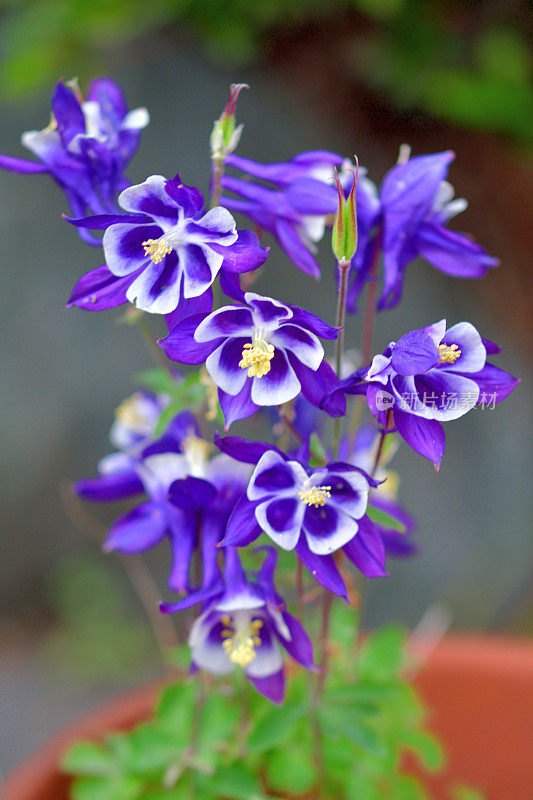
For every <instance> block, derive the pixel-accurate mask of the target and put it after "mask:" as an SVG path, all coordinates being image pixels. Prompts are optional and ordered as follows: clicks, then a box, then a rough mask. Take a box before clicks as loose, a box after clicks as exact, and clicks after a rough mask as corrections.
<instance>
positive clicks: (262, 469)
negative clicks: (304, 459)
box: [247, 448, 307, 500]
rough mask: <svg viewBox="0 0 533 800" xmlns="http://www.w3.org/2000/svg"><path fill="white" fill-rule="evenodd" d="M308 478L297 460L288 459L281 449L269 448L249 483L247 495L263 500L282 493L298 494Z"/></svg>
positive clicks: (252, 498)
mask: <svg viewBox="0 0 533 800" xmlns="http://www.w3.org/2000/svg"><path fill="white" fill-rule="evenodd" d="M306 480H307V474H306V472H305V470H304V468H303V467H302V465H301V464H298V462H297V461H287V460H286V458H285V457H284V456H283V454H282V453H280V451H279V450H277V448H276V449H274V448H272V449H269V450H268V451H267V452H266V453H264V454H263V455H262V456H261V458H260V459H259V461H258V464H257V466H256V468H255V469H254V471H253V473H252V476H251V478H250V483H249V484H248V490H247V495H248V497H249V499H250V500H263V499H265V498H266V497H270V496H272V495H275V496H276V497H279V496H280V494H282V493H283V495H286V494H292V495H296V494H297V489H298V486H299V485H300V484H302V483H303V482H304V481H306Z"/></svg>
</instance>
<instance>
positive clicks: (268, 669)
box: [161, 547, 315, 703]
mask: <svg viewBox="0 0 533 800" xmlns="http://www.w3.org/2000/svg"><path fill="white" fill-rule="evenodd" d="M264 549H265V551H266V558H265V560H264V562H263V565H262V567H261V569H260V570H259V572H258V573H257V574H256V575H254V576H253V577H252V578H251V579H250V578H248V577H247V576H246V573H245V572H244V570H243V568H242V565H241V562H240V560H239V556H238V553H237V551H236V550H235V549H234V548H232V547H227V548H224V556H225V567H224V576H223V578H222V576H220V574H219V573H217V575H216V576H215V578H214V579H212V580H211V581H210V582H207V581H206V578H205V575H204V583H203V586H202V587H201V588H199V589H197V590H196V591H193V592H191V594H189V595H188V596H187V597H185V598H184V599H183V600H182V601H180V602H178V603H164V604H162V606H161V610H162V611H163V613H167V614H168V613H172V612H174V611H180V610H182V609H184V608H189V607H190V606H193V605H195V604H197V603H200V602H202V603H203V606H202V613H201V615H200V616H199V617H198V618H197V619H196V620H195V622H194V623H193V626H192V628H191V632H190V635H189V647H190V648H191V667H192V669H193V670H194V669H198V668H200V669H205V670H207V671H208V672H211V673H214V674H215V675H227V674H229V673H230V672H232V671H233V670H234V669H235V668H236V667H241V668H242V670H243V672H244V674H245V675H246V677H247V678H248V679H249V680H250V681H251V683H253V685H254V686H255V688H256V689H257V691H258V692H260V693H261V694H263V695H264V696H265V697H267V698H268V699H269V700H271V701H272V702H273V703H282V702H283V698H284V695H285V674H284V669H283V656H282V648H283V649H284V650H286V651H287V653H289V655H290V656H291V657H292V658H293V659H294V660H295V661H297V662H298V663H299V664H301V665H302V666H303V667H305V668H306V669H314V666H315V665H314V663H313V645H312V643H311V640H310V639H309V636H308V635H307V633H306V632H305V630H304V629H303V627H302V626H301V625H300V623H299V622H298V620H297V619H296V618H295V617H293V616H292V614H289V612H288V611H286V610H285V603H284V600H283V598H282V597H280V595H279V594H278V593H277V590H276V587H275V585H274V570H275V567H276V561H277V555H276V553H275V551H274V548H272V547H267V548H264Z"/></svg>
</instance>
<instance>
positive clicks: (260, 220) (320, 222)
mask: <svg viewBox="0 0 533 800" xmlns="http://www.w3.org/2000/svg"><path fill="white" fill-rule="evenodd" d="M342 162H343V159H342V157H341V156H339V155H337V154H336V153H330V152H328V151H323V150H317V151H309V152H306V153H300V154H299V155H297V156H295V157H294V158H292V159H290V160H289V161H286V162H281V163H274V164H260V163H258V162H255V161H252V160H251V159H247V158H241V157H240V156H236V155H231V156H228V157H227V159H226V165H227V166H232V167H236V168H237V169H239V170H242V171H243V172H245V173H247V174H248V175H251V176H252V177H253V178H257V179H258V180H259V181H261V182H257V181H250V180H243V179H242V178H235V177H233V176H230V175H225V176H224V177H223V178H222V187H223V189H224V191H225V192H230V193H231V194H233V195H236V196H237V197H236V198H235V197H231V196H228V195H227V194H224V196H223V197H222V198H221V201H220V202H221V203H222V205H224V206H226V207H227V208H230V209H232V210H233V211H240V212H241V213H243V214H246V216H248V217H249V218H250V219H251V220H253V222H254V223H255V224H256V225H258V226H259V227H260V228H262V229H264V230H266V231H268V232H269V233H271V234H272V235H273V236H274V237H275V238H276V240H277V242H278V244H279V246H280V247H281V249H282V250H284V251H285V253H286V254H287V255H288V257H289V258H290V259H291V261H293V262H294V264H296V266H297V267H298V268H299V269H301V270H302V271H303V272H305V273H306V274H308V275H312V276H313V277H315V278H319V277H320V267H319V265H318V262H317V261H316V259H315V257H314V255H313V254H314V252H315V251H316V246H315V244H316V242H318V241H320V239H321V238H322V236H323V235H324V230H325V225H326V218H327V216H328V215H330V214H334V213H335V211H336V208H337V194H336V191H335V189H334V187H333V168H334V167H340V166H341V164H342Z"/></svg>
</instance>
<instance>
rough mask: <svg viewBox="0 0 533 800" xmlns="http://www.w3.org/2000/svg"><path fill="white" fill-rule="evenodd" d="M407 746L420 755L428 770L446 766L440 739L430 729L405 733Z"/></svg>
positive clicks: (404, 737) (404, 741) (404, 738)
mask: <svg viewBox="0 0 533 800" xmlns="http://www.w3.org/2000/svg"><path fill="white" fill-rule="evenodd" d="M403 743H404V745H405V747H407V748H409V750H412V751H413V752H414V753H416V755H417V756H418V757H419V759H420V761H421V762H422V765H423V766H424V767H425V768H426V769H427V770H440V769H442V768H443V766H444V752H443V749H442V746H441V744H440V742H439V741H438V739H436V738H435V736H433V735H432V734H431V733H429V732H428V731H421V730H414V731H406V732H405V733H404V734H403Z"/></svg>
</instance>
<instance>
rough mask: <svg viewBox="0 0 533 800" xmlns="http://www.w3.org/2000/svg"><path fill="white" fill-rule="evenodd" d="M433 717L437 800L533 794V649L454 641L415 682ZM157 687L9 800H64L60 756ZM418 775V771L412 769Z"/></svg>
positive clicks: (14, 787) (58, 745)
mask: <svg viewBox="0 0 533 800" xmlns="http://www.w3.org/2000/svg"><path fill="white" fill-rule="evenodd" d="M416 685H417V686H418V688H419V690H420V692H421V693H422V695H423V697H424V698H425V700H426V701H427V703H428V705H429V707H430V709H431V712H432V717H431V724H430V727H431V728H432V729H433V730H434V731H435V732H436V733H437V734H438V735H439V736H440V737H441V739H442V740H443V742H444V744H445V745H446V747H447V750H448V754H449V766H448V769H447V770H446V772H445V773H444V774H443V775H442V776H439V777H438V778H435V779H429V780H427V781H426V783H427V785H428V787H430V789H431V790H432V791H433V793H434V797H435V800H447V798H449V795H448V794H447V793H446V790H445V788H444V787H449V785H450V783H453V782H461V783H468V784H471V785H472V786H477V787H480V788H482V789H483V790H484V791H485V792H486V793H487V796H488V798H489V800H531V797H532V796H533V789H532V787H533V643H530V642H523V641H515V640H509V639H503V638H485V637H470V636H468V637H466V636H465V637H462V636H450V637H448V638H447V639H446V640H445V641H443V642H442V643H441V644H440V645H439V646H438V647H437V648H436V650H434V651H433V653H432V654H431V656H430V658H429V660H428V662H427V664H426V665H425V666H424V668H423V669H422V670H421V671H420V673H419V675H418V676H417V679H416ZM156 691H157V690H156V688H155V687H154V686H149V687H147V688H144V689H141V690H137V691H135V692H133V693H131V694H128V695H125V696H122V697H120V698H119V699H118V700H116V701H114V702H113V703H110V704H109V705H107V706H106V707H105V708H103V709H102V710H100V711H97V712H96V713H94V714H92V715H90V716H89V717H87V718H85V719H84V720H82V721H81V722H80V723H78V724H77V725H74V726H73V727H71V728H69V729H68V730H66V731H64V732H63V733H60V734H59V735H58V736H56V737H55V738H54V739H53V740H52V741H51V742H50V743H49V744H48V745H46V746H45V747H44V748H42V749H41V750H40V751H39V752H38V753H36V755H35V756H34V757H33V758H32V759H30V760H29V761H27V762H26V763H25V764H23V765H22V766H21V767H20V768H19V769H18V770H16V771H15V772H14V773H13V774H12V775H11V776H10V777H9V778H8V780H7V782H6V783H5V785H4V787H3V789H4V793H5V796H6V798H8V800H52V798H53V800H67V798H68V786H69V780H68V778H67V777H66V776H65V775H62V774H61V772H60V771H59V770H58V767H57V764H58V760H59V758H60V756H61V754H62V753H63V752H64V750H65V749H66V748H67V747H68V746H70V745H71V744H72V743H74V742H76V741H78V740H79V739H83V738H93V739H101V738H102V737H103V736H104V735H105V733H106V732H108V731H111V730H124V729H127V728H129V727H131V726H132V725H134V724H136V723H137V722H139V721H141V720H142V719H144V718H145V717H147V716H148V715H149V714H150V713H151V710H152V708H153V704H154V699H155V694H156ZM408 768H409V769H413V770H415V771H416V766H414V765H413V764H412V763H409V764H408Z"/></svg>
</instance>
